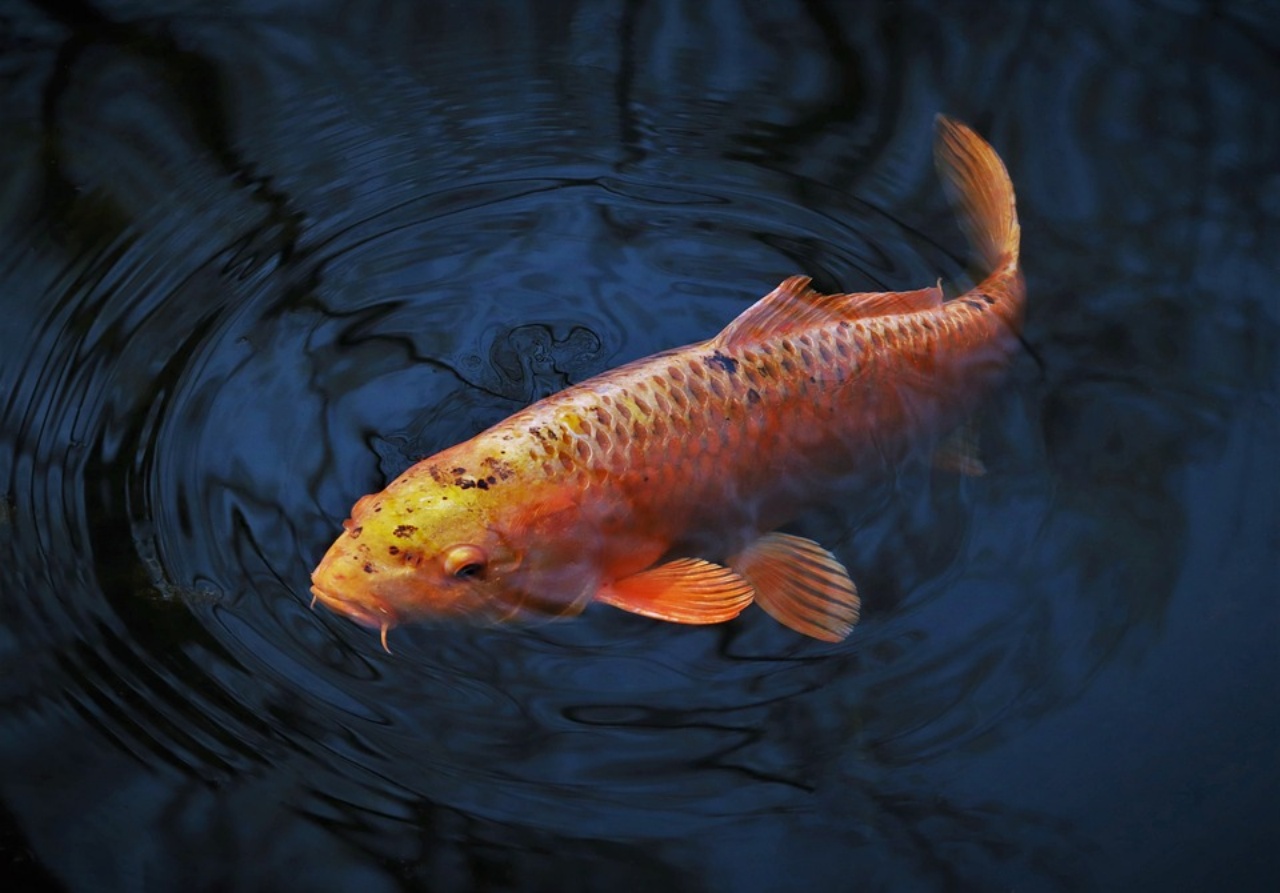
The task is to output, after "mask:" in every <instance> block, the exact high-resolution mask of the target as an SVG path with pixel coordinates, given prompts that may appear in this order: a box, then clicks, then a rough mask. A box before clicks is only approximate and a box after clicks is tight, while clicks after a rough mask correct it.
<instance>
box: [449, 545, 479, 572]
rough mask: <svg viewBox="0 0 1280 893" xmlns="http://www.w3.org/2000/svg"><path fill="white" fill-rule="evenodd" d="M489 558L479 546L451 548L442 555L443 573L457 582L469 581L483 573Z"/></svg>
mask: <svg viewBox="0 0 1280 893" xmlns="http://www.w3.org/2000/svg"><path fill="white" fill-rule="evenodd" d="M488 561H489V556H488V555H486V554H485V551H484V549H481V548H480V547H479V546H471V545H464V546H453V547H451V548H450V549H449V551H447V552H446V553H445V555H444V572H445V573H446V574H448V575H449V576H451V577H454V578H455V579H458V580H469V579H472V578H475V577H479V576H480V575H481V574H483V573H484V568H485V564H486V563H488Z"/></svg>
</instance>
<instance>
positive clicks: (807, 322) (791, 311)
mask: <svg viewBox="0 0 1280 893" xmlns="http://www.w3.org/2000/svg"><path fill="white" fill-rule="evenodd" d="M811 281H812V280H810V279H809V277H808V276H792V277H791V278H789V279H786V280H784V281H783V282H782V284H781V285H779V286H778V287H777V288H775V289H774V290H773V291H771V292H769V294H767V295H765V296H764V297H763V298H761V299H760V300H759V301H757V302H756V303H755V304H753V305H751V306H750V307H748V308H747V309H746V310H744V311H743V312H742V314H741V315H739V316H738V318H737V319H735V320H734V321H733V322H731V323H729V325H727V326H726V327H725V329H724V331H722V332H721V333H720V334H719V335H718V336H716V338H715V339H713V341H712V346H713V347H715V348H717V349H720V350H733V349H736V348H742V347H748V346H751V345H756V344H763V343H765V342H767V341H770V340H773V339H776V338H779V337H781V336H783V335H787V334H790V333H795V332H800V331H803V330H805V329H808V328H811V327H813V326H818V325H823V324H827V323H831V322H835V321H840V320H854V319H870V318H872V317H877V316H888V315H896V314H901V313H917V312H919V311H922V310H934V309H937V308H938V307H941V306H942V291H941V289H939V288H937V287H931V288H921V289H916V290H915V291H885V292H857V293H852V294H836V295H824V294H822V293H821V292H817V291H814V290H813V289H812V288H810V287H809V283H810V282H811Z"/></svg>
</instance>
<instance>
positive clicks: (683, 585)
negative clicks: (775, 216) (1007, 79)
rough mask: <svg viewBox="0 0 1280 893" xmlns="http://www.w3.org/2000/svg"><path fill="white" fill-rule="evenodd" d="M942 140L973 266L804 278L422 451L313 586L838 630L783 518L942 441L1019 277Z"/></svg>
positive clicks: (841, 611)
mask: <svg viewBox="0 0 1280 893" xmlns="http://www.w3.org/2000/svg"><path fill="white" fill-rule="evenodd" d="M935 156H936V160H937V164H938V168H939V171H940V173H941V175H942V177H943V180H944V182H945V183H946V184H947V186H948V187H949V192H950V194H951V197H952V200H953V203H954V204H955V205H956V207H957V210H958V213H959V216H960V219H961V226H962V228H963V229H964V231H965V233H966V235H967V237H968V239H969V241H970V243H971V245H972V248H973V250H974V252H975V254H976V255H977V260H978V261H979V262H980V264H981V267H982V270H983V272H984V274H985V275H984V276H983V278H982V279H981V281H980V283H979V284H978V285H977V287H976V288H973V289H971V290H969V291H967V292H965V293H963V294H961V295H959V296H957V297H955V298H952V299H950V300H944V298H943V294H942V291H941V289H939V288H938V287H936V286H934V287H930V288H923V289H918V290H915V291H906V292H871V293H861V294H820V293H819V292H817V291H815V290H814V289H812V288H810V285H809V283H810V280H809V279H808V278H806V277H803V276H794V277H792V278H790V279H787V280H786V281H784V282H783V283H782V284H781V285H779V286H778V287H777V288H776V289H775V290H774V291H773V292H771V293H770V294H768V295H766V296H765V297H764V298H762V299H761V300H760V301H758V302H757V303H755V304H754V305H752V306H751V307H750V308H748V309H747V310H746V311H745V312H743V313H742V315H741V316H739V317H738V318H737V319H735V320H734V321H733V322H731V323H730V324H729V325H728V327H727V328H725V329H724V331H722V332H721V333H720V334H719V335H717V336H715V337H714V338H712V339H710V340H708V341H703V342H700V343H698V344H691V345H688V346H686V347H680V348H676V349H674V350H668V351H665V352H662V353H658V354H655V355H653V356H650V357H646V358H645V359H641V360H637V361H635V362H632V363H629V364H627V365H624V366H621V367H619V368H617V369H614V370H612V371H609V372H605V373H603V374H601V375H598V376H595V377H594V378H591V379H589V380H587V381H584V382H582V383H581V384H578V385H575V386H572V387H570V388H568V389H566V390H563V391H560V392H559V393H556V394H553V395H551V396H549V397H547V398H545V399H543V400H540V401H538V402H537V403H534V404H532V405H531V406H529V407H527V408H525V409H522V410H520V411H519V412H517V413H515V414H514V415H512V416H511V417H509V418H508V419H506V420H505V421H503V422H500V423H499V424H497V425H495V426H493V427H492V428H489V429H488V430H487V431H484V432H482V433H480V434H478V435H476V436H475V437H473V438H472V439H470V440H468V441H466V442H464V443H460V444H457V445H456V446H453V447H450V448H448V449H446V450H444V451H442V452H440V453H438V454H436V455H434V456H431V457H430V458H427V459H424V460H422V461H421V462H418V463H417V464H416V465H414V466H413V467H411V468H409V469H408V470H407V471H405V472H404V473H403V474H402V475H400V476H399V477H398V478H396V479H395V480H394V481H392V482H391V484H390V485H388V486H387V488H386V489H385V490H383V491H382V492H380V493H375V494H370V495H368V496H365V497H363V498H362V499H360V500H359V501H358V502H357V503H356V504H355V506H354V508H353V509H352V510H351V517H350V518H349V519H347V521H346V522H344V524H343V527H344V532H343V533H342V534H341V535H340V536H339V537H338V539H337V541H336V542H334V544H333V545H332V546H331V547H330V548H329V550H328V552H327V553H326V554H325V556H324V558H323V560H321V562H320V564H319V566H318V567H317V568H316V569H315V572H314V573H313V574H312V577H311V579H312V582H313V584H314V585H313V586H312V589H311V591H312V593H313V594H314V596H315V598H314V599H313V600H312V604H313V605H314V604H315V602H316V601H317V600H318V601H320V602H322V603H323V604H325V605H326V606H327V607H329V608H331V609H333V610H335V611H337V612H339V613H341V614H344V615H346V616H347V617H349V618H351V619H352V620H354V621H357V622H359V623H361V624H363V625H366V626H368V627H371V628H374V629H380V630H381V631H382V645H383V647H384V648H386V644H387V631H388V630H389V629H391V628H392V627H394V626H396V625H397V624H400V623H403V622H405V621H407V620H414V619H423V618H473V619H474V618H479V619H483V620H487V621H491V622H493V621H499V622H500V621H507V620H517V619H531V618H536V617H565V616H572V615H576V614H579V613H580V612H581V611H582V610H583V609H584V608H585V607H586V606H587V605H589V604H591V603H592V602H603V603H605V604H608V605H612V606H614V607H616V608H621V609H623V610H625V611H631V612H634V613H636V614H641V615H644V616H646V617H652V618H657V619H660V620H666V621H672V622H675V623H686V624H710V623H720V622H723V621H726V620H729V619H731V618H733V617H736V616H737V615H738V614H739V613H741V612H742V611H743V609H745V608H746V607H747V606H748V605H749V604H751V603H752V602H753V601H754V602H755V603H756V604H758V605H759V606H760V607H761V608H763V609H764V610H765V611H766V612H767V613H768V614H770V615H771V616H773V617H774V618H775V619H776V620H778V621H779V622H781V623H783V624H785V625H786V626H788V627H790V628H791V629H793V630H795V631H797V632H799V633H803V634H804V635H807V636H811V637H813V638H815V639H820V640H823V641H828V642H838V641H841V640H843V639H844V638H845V637H846V636H848V635H849V633H850V632H851V631H852V629H853V627H854V624H855V623H856V622H857V620H858V615H859V610H860V602H859V597H858V591H857V588H856V587H855V585H854V583H853V581H852V580H851V579H850V577H849V573H848V571H847V570H846V569H845V567H844V566H843V565H842V564H841V563H840V561H839V560H838V559H837V558H836V557H835V556H834V555H832V554H831V552H829V551H827V550H826V549H824V548H823V547H822V546H821V545H819V544H818V543H816V542H814V541H812V540H810V539H806V538H804V537H800V536H795V535H793V534H789V533H784V532H781V531H779V530H778V527H779V526H780V525H782V524H785V523H786V522H788V521H790V520H792V519H794V517H795V516H796V515H797V514H798V513H799V512H800V511H801V509H802V508H803V507H804V506H806V505H808V504H810V503H812V502H814V501H815V499H816V497H819V496H820V495H821V494H822V493H823V492H824V490H825V489H829V487H830V486H831V484H832V481H833V480H834V479H836V478H838V477H840V476H841V475H842V474H846V473H849V472H851V471H861V470H864V469H867V468H871V469H883V468H884V467H885V466H886V464H887V463H891V462H894V461H897V460H899V459H900V458H901V457H902V456H904V455H905V454H906V453H907V452H909V451H910V450H912V449H914V448H918V445H919V444H920V443H921V442H926V443H936V442H937V441H939V440H940V439H941V438H942V435H944V434H945V433H946V432H947V431H948V430H949V429H952V428H955V427H956V426H958V425H959V424H960V423H962V422H963V420H964V418H965V417H966V416H967V415H968V413H969V412H970V411H971V410H972V409H973V407H974V404H975V402H976V401H977V399H978V397H979V396H980V395H981V394H982V393H983V392H984V391H986V390H988V389H989V388H990V387H991V386H992V385H993V384H994V383H995V382H996V380H997V379H998V378H999V377H1000V375H1001V372H1002V370H1003V367H1004V366H1005V365H1006V363H1007V361H1008V359H1009V357H1010V356H1011V354H1012V353H1013V351H1014V349H1015V347H1016V346H1017V333H1018V331H1019V329H1020V326H1021V320H1022V314H1023V305H1024V302H1025V288H1024V284H1023V279H1022V276H1021V273H1020V272H1019V268H1018V250H1019V232H1020V230H1019V226H1018V219H1017V213H1016V210H1015V206H1014V194H1013V185H1012V183H1011V182H1010V180H1009V175H1008V173H1007V171H1006V170H1005V167H1004V165H1003V163H1002V162H1001V161H1000V158H999V157H998V156H997V155H996V153H995V151H994V150H993V149H992V148H991V147H990V146H989V145H988V144H987V143H986V142H985V141H983V140H982V139H981V138H980V137H979V136H977V135H976V134H975V133H974V132H973V131H972V130H970V129H969V128H967V127H965V126H964V125H962V124H959V123H957V122H955V121H951V120H949V119H947V118H944V117H941V116H939V118H938V123H937V141H936V147H935Z"/></svg>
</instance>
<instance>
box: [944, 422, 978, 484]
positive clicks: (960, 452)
mask: <svg viewBox="0 0 1280 893" xmlns="http://www.w3.org/2000/svg"><path fill="white" fill-rule="evenodd" d="M933 465H934V467H935V468H940V469H942V470H943V471H954V472H956V473H957V474H963V475H968V476H970V477H981V476H982V475H984V474H986V473H987V466H985V465H984V464H982V456H981V454H980V450H979V449H978V429H977V426H976V425H974V424H973V422H972V421H969V422H965V423H964V424H963V425H961V426H960V427H959V428H957V429H956V430H954V431H952V432H951V433H950V434H948V435H947V436H946V437H944V438H943V439H942V440H941V441H939V443H938V446H937V448H936V449H935V450H934V451H933Z"/></svg>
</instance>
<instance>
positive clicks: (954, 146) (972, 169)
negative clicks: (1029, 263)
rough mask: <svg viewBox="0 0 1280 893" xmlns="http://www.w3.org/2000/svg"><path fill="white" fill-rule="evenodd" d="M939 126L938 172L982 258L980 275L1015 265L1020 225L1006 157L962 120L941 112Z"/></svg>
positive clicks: (935, 146) (974, 247)
mask: <svg viewBox="0 0 1280 893" xmlns="http://www.w3.org/2000/svg"><path fill="white" fill-rule="evenodd" d="M937 131H938V134H937V141H936V143H935V145H934V158H935V160H936V163H937V166H938V173H939V175H940V176H941V177H942V179H943V181H944V182H945V183H946V184H947V192H948V195H949V196H950V198H951V201H952V204H953V205H955V207H956V210H957V211H958V213H959V215H960V226H961V229H962V230H963V231H964V234H965V236H966V237H967V238H968V240H969V243H970V244H971V245H972V246H973V249H974V251H975V252H977V255H978V258H979V259H980V260H981V262H982V265H983V270H982V274H981V275H982V276H989V275H992V274H995V273H1000V272H1004V271H1005V270H1006V269H1007V270H1010V271H1012V270H1016V269H1017V266H1018V249H1019V244H1020V241H1021V232H1022V231H1021V229H1020V227H1019V226H1018V211H1017V208H1016V207H1015V205H1014V196H1013V183H1012V182H1011V181H1010V180H1009V172H1008V171H1007V170H1005V166H1004V163H1003V162H1002V161H1001V160H1000V156H998V155H996V153H995V150H994V149H992V148H991V146H989V145H988V144H987V142H986V140H984V139H983V138H982V137H980V136H978V135H977V134H976V133H974V132H973V131H972V130H970V129H969V128H968V127H966V126H965V125H963V124H961V123H960V122H959V121H954V120H952V119H951V118H948V117H946V116H945V115H939V116H938V118H937Z"/></svg>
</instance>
